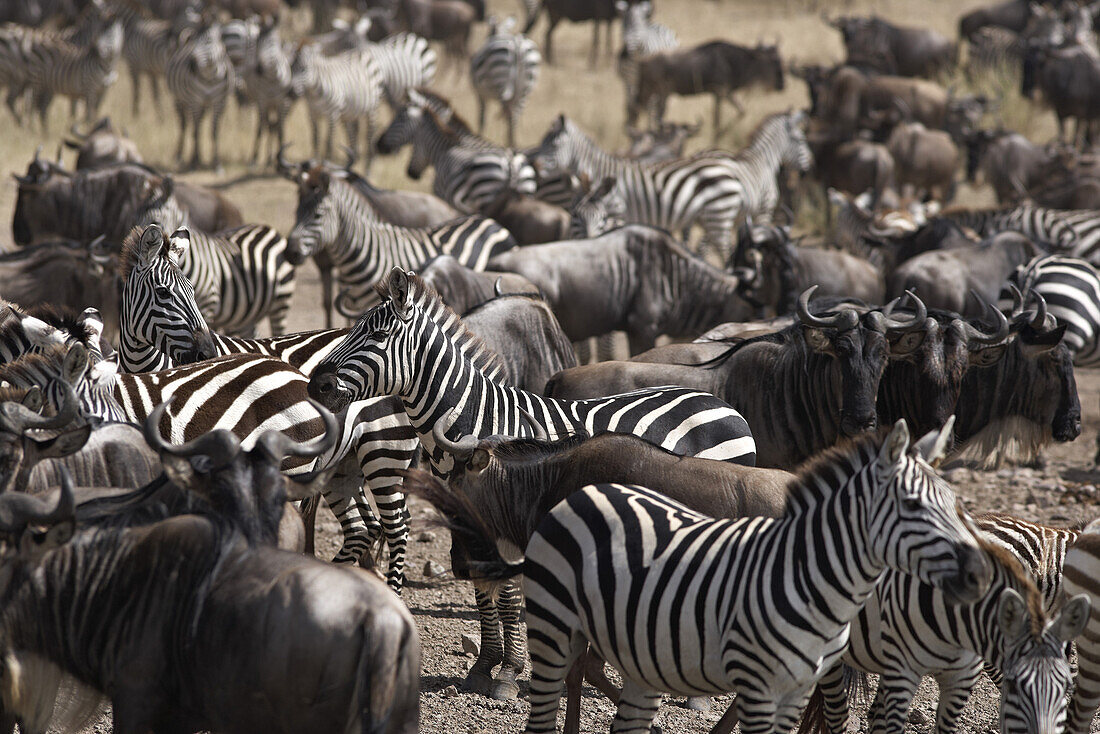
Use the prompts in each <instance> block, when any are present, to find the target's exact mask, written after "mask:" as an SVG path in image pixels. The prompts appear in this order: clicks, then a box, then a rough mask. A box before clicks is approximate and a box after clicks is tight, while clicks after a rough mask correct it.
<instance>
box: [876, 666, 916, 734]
mask: <svg viewBox="0 0 1100 734" xmlns="http://www.w3.org/2000/svg"><path fill="white" fill-rule="evenodd" d="M919 685H920V676H919V675H914V674H913V673H912V672H910V671H893V672H890V673H884V674H883V675H882V676H880V677H879V679H878V690H877V691H875V699H874V701H872V702H871V709H870V711H868V712H867V719H868V721H867V730H868V731H869V732H871V734H887V732H889V734H904V732H905V722H906V720H907V719H908V717H909V705H910V704H911V703H912V702H913V696H914V695H916V692H917V687H918V686H919Z"/></svg>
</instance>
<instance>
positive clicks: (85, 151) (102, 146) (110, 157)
mask: <svg viewBox="0 0 1100 734" xmlns="http://www.w3.org/2000/svg"><path fill="white" fill-rule="evenodd" d="M71 132H72V134H73V137H72V138H66V139H65V145H66V147H69V148H72V149H73V150H75V151H77V154H76V170H78V171H82V170H84V169H86V168H102V167H103V166H105V165H107V164H110V163H141V162H142V160H143V159H142V157H141V153H139V152H138V149H137V145H135V144H134V141H132V140H130V139H129V138H128V137H126V136H125V134H120V133H117V132H115V129H114V127H113V126H112V125H111V119H110V118H109V117H104V118H103V119H102V120H100V121H99V122H97V123H96V124H95V126H93V127H92V128H91V129H90V130H89V131H88V132H86V133H79V132H77V130H76V126H75V125H74V126H73V128H72V130H71Z"/></svg>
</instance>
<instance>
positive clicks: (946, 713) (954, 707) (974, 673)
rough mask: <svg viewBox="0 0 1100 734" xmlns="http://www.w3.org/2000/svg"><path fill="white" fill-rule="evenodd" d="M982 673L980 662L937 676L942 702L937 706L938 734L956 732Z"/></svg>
mask: <svg viewBox="0 0 1100 734" xmlns="http://www.w3.org/2000/svg"><path fill="white" fill-rule="evenodd" d="M981 672H982V667H981V663H980V662H976V663H975V664H974V665H972V666H971V667H969V668H964V669H962V670H952V671H948V672H947V673H943V674H941V675H939V676H936V685H938V686H939V688H940V701H939V704H938V705H937V706H936V731H937V732H938V734H951V732H954V731H956V728H957V727H958V723H959V715H960V714H962V710H963V709H964V708H966V702H967V701H968V700H970V692H971V691H972V690H974V684H975V683H977V682H978V676H979V675H980V674H981Z"/></svg>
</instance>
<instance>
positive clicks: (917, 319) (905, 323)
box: [882, 290, 928, 331]
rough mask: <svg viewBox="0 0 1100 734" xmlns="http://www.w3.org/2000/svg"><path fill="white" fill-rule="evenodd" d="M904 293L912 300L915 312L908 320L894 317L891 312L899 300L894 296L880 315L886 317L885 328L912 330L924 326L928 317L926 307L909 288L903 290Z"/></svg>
mask: <svg viewBox="0 0 1100 734" xmlns="http://www.w3.org/2000/svg"><path fill="white" fill-rule="evenodd" d="M905 295H906V296H908V298H909V300H910V301H911V302H912V304H913V310H914V311H915V313H914V314H913V316H912V318H910V319H908V320H901V319H896V318H894V317H893V316H892V315H891V312H892V311H893V310H894V308H895V307H896V306H897V304H898V302H899V301H900V300H901V299H900V298H895V299H894V300H893V301H891V302H890V303H889V304H887V305H886V307H885V308H883V309H882V315H883V316H885V317H886V328H888V329H893V330H895V331H914V330H916V329H919V328H921V327H923V326H924V320H925V319H926V318H928V308H927V307H926V306H925V305H924V301H922V300H921V299H919V298H917V294H916V293H913V291H910V290H907V291H905Z"/></svg>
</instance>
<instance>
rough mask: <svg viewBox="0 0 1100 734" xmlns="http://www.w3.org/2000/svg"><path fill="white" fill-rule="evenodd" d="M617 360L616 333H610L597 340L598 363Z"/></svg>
mask: <svg viewBox="0 0 1100 734" xmlns="http://www.w3.org/2000/svg"><path fill="white" fill-rule="evenodd" d="M613 359H615V332H614V331H609V332H607V333H606V334H601V335H600V336H599V337H597V338H596V361H598V362H610V361H611V360H613Z"/></svg>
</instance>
